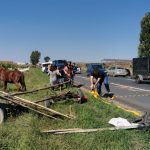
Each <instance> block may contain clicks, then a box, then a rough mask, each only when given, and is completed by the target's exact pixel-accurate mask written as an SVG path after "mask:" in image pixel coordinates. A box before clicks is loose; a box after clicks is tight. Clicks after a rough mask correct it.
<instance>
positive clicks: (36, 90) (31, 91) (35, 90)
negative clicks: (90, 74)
mask: <svg viewBox="0 0 150 150" xmlns="http://www.w3.org/2000/svg"><path fill="white" fill-rule="evenodd" d="M69 82H70V81H66V82H63V83H60V84H56V85H52V86H48V87H43V88H39V89H34V90H30V91H25V92H17V93H13V94H9V96H16V95H22V94H28V93H33V92H38V91H41V90H46V89H50V88H53V87H58V86H60V85H64V84H66V83H69Z"/></svg>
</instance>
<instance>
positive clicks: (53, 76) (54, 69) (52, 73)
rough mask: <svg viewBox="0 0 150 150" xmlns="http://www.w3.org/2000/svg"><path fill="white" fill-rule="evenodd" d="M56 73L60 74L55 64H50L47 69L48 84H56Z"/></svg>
mask: <svg viewBox="0 0 150 150" xmlns="http://www.w3.org/2000/svg"><path fill="white" fill-rule="evenodd" d="M57 75H59V76H61V74H60V72H59V70H58V69H57V67H56V66H54V65H51V67H50V69H49V70H48V76H49V81H50V85H55V84H57Z"/></svg>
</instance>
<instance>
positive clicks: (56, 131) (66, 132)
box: [42, 124, 144, 134]
mask: <svg viewBox="0 0 150 150" xmlns="http://www.w3.org/2000/svg"><path fill="white" fill-rule="evenodd" d="M143 127H144V126H141V125H139V124H138V125H137V124H136V125H131V126H122V127H110V128H97V129H80V128H73V129H59V130H48V131H42V133H52V134H69V133H89V132H96V131H109V130H110V131H114V130H128V129H137V128H143Z"/></svg>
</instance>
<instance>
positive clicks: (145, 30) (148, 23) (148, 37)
mask: <svg viewBox="0 0 150 150" xmlns="http://www.w3.org/2000/svg"><path fill="white" fill-rule="evenodd" d="M138 56H139V57H144V56H150V12H148V13H146V14H145V16H144V17H143V19H142V21H141V33H140V44H139V47H138Z"/></svg>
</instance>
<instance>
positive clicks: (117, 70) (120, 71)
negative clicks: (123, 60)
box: [107, 66, 128, 77]
mask: <svg viewBox="0 0 150 150" xmlns="http://www.w3.org/2000/svg"><path fill="white" fill-rule="evenodd" d="M107 73H108V75H110V76H113V77H115V76H123V77H125V76H127V75H128V71H127V69H125V68H122V67H119V66H113V67H111V68H109V69H108V70H107Z"/></svg>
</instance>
